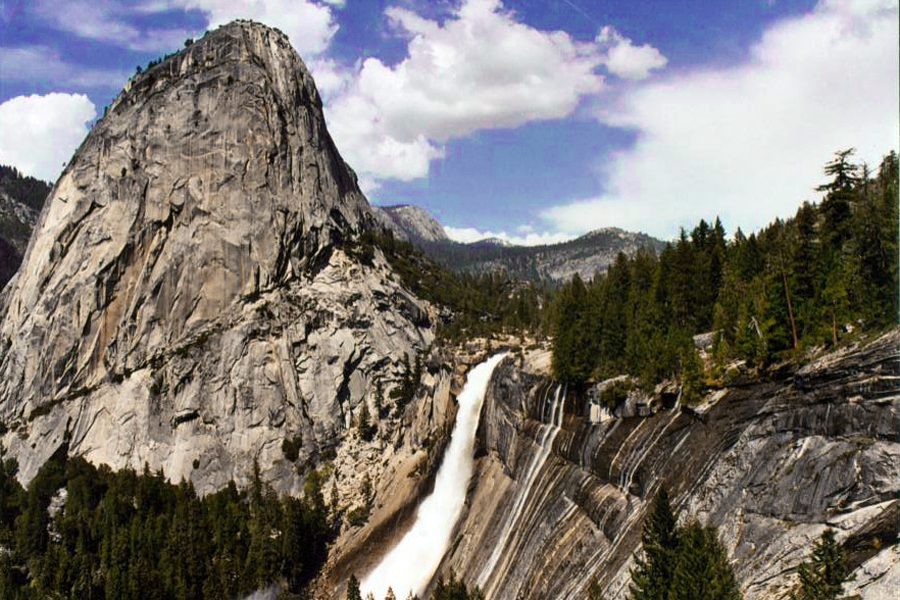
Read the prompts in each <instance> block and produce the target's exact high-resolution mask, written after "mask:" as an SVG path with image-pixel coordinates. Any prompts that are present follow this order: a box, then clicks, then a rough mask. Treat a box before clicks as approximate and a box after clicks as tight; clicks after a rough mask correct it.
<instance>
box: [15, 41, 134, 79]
mask: <svg viewBox="0 0 900 600" xmlns="http://www.w3.org/2000/svg"><path fill="white" fill-rule="evenodd" d="M0 73H2V74H3V81H23V82H29V83H46V82H52V84H53V85H54V86H57V87H70V88H77V89H85V88H95V87H105V88H119V87H121V86H122V84H124V83H125V81H127V80H128V73H126V72H124V71H116V70H107V69H92V68H89V67H82V66H80V65H74V64H72V63H69V62H66V61H64V60H63V59H62V58H61V57H60V56H59V54H58V53H57V52H55V51H54V50H52V49H51V48H49V47H47V46H24V47H21V48H2V49H0Z"/></svg>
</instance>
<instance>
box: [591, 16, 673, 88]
mask: <svg viewBox="0 0 900 600" xmlns="http://www.w3.org/2000/svg"><path fill="white" fill-rule="evenodd" d="M597 43H598V44H599V45H600V46H601V47H602V48H603V49H604V57H603V64H604V65H605V66H606V68H607V70H609V72H610V73H612V74H613V75H616V76H618V77H621V78H623V79H631V80H639V79H646V78H647V77H649V76H650V71H653V70H654V69H662V68H663V67H665V66H666V64H667V63H668V62H669V61H668V59H666V57H665V56H663V55H662V53H661V52H660V51H659V50H657V49H656V48H654V47H653V46H651V45H650V44H643V45H642V46H635V45H634V44H633V43H632V42H631V40H630V39H628V38H627V37H625V36H623V35H622V34H620V33H619V32H618V31H616V30H615V29H614V28H613V27H611V26H609V25H607V26H606V27H604V28H603V29H601V30H600V34H599V35H598V36H597Z"/></svg>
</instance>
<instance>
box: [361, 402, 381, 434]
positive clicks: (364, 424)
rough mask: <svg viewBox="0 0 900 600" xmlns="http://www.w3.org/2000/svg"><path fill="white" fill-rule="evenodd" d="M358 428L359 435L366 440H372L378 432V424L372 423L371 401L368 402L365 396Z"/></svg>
mask: <svg viewBox="0 0 900 600" xmlns="http://www.w3.org/2000/svg"><path fill="white" fill-rule="evenodd" d="M356 430H357V432H359V437H360V438H361V439H362V440H363V441H366V442H370V441H372V438H373V437H375V433H377V432H378V426H377V425H375V424H373V423H372V418H371V416H370V415H369V403H368V402H366V400H365V398H363V401H362V408H360V411H359V418H358V420H357V422H356Z"/></svg>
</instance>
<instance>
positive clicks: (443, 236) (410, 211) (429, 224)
mask: <svg viewBox="0 0 900 600" xmlns="http://www.w3.org/2000/svg"><path fill="white" fill-rule="evenodd" d="M372 214H374V215H375V218H376V219H378V220H379V221H380V222H381V224H382V225H383V226H384V227H386V228H388V229H390V230H391V231H393V232H394V235H395V236H396V237H397V238H398V239H402V240H408V241H411V242H413V243H415V244H421V243H422V242H449V241H450V238H448V237H447V233H446V232H445V231H444V227H443V226H442V225H441V224H440V223H438V222H437V220H436V219H435V218H434V217H432V216H431V213H429V212H428V211H427V210H425V209H424V208H421V207H419V206H413V205H412V204H398V205H397V206H373V207H372Z"/></svg>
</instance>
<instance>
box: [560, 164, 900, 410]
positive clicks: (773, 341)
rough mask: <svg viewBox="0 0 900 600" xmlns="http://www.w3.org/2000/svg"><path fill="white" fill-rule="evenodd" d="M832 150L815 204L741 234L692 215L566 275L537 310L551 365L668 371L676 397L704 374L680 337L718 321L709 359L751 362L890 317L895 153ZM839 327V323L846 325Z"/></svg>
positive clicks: (570, 371) (652, 380) (568, 369)
mask: <svg viewBox="0 0 900 600" xmlns="http://www.w3.org/2000/svg"><path fill="white" fill-rule="evenodd" d="M852 154H853V153H852V151H851V150H844V151H841V152H838V153H837V155H836V158H835V160H834V161H832V162H830V163H828V165H826V167H825V174H826V175H827V176H828V177H829V178H831V179H830V181H829V182H828V183H826V184H824V185H822V186H821V187H820V189H821V190H822V191H824V192H826V194H825V197H824V198H823V200H822V202H821V204H819V205H813V204H809V203H804V204H803V205H802V206H801V207H800V208H799V209H798V211H797V214H796V216H795V217H794V218H792V219H788V220H786V221H782V220H780V219H779V220H776V221H775V222H774V223H772V224H770V225H769V226H768V227H766V228H765V229H763V230H762V231H760V232H759V233H757V234H752V235H750V236H749V237H747V236H745V235H744V233H743V232H742V231H741V230H740V229H738V230H737V231H736V232H735V234H734V238H733V239H732V240H731V241H730V242H726V240H725V233H724V228H723V226H722V224H721V222H720V221H719V220H718V219H716V220H715V222H714V224H713V225H709V224H708V223H707V222H705V221H701V222H700V223H699V224H698V225H697V226H696V227H695V228H694V229H693V230H691V231H690V233H688V232H686V231H682V232H681V235H680V236H679V238H678V240H677V241H675V242H674V243H672V244H669V245H667V246H666V247H664V248H663V250H662V252H661V253H660V254H659V256H658V257H657V256H656V255H655V254H654V253H653V252H652V251H649V250H644V251H641V252H638V253H637V254H636V255H635V256H633V257H631V258H626V257H624V256H619V257H618V258H617V259H616V261H615V262H614V263H613V264H612V265H610V268H609V270H608V272H607V273H606V275H605V276H602V277H597V278H595V279H594V280H593V281H590V282H582V281H581V280H580V279H573V281H572V282H571V283H569V284H566V285H564V286H563V287H562V289H560V290H559V293H558V294H556V296H555V298H554V300H553V303H552V305H551V306H550V309H549V311H548V313H549V316H550V321H551V324H552V326H551V329H552V334H553V373H554V376H555V377H556V378H557V379H560V380H563V381H566V382H569V383H572V384H576V385H581V384H584V383H586V382H588V381H589V380H591V379H594V380H597V379H602V378H606V377H611V376H614V375H618V374H621V373H628V374H631V375H633V376H636V377H639V378H640V379H641V381H642V383H643V384H644V385H645V386H650V385H653V384H656V383H658V382H659V381H662V380H663V379H666V378H672V377H675V378H678V379H680V380H681V383H682V385H683V392H684V396H683V398H684V399H685V401H686V402H688V403H690V402H694V401H696V400H697V399H699V398H700V397H701V396H702V393H703V388H704V381H705V374H704V372H703V365H701V364H700V363H699V361H698V360H697V357H696V354H695V353H694V352H695V351H694V348H693V344H692V340H691V338H692V336H694V335H696V334H699V333H704V332H708V331H711V330H718V331H719V332H720V335H721V340H720V342H719V346H718V347H717V348H716V350H717V355H716V359H717V361H718V363H719V366H720V367H721V366H723V365H724V364H726V362H727V361H730V360H733V359H744V360H746V361H748V363H750V364H751V365H752V366H759V367H766V366H767V365H769V364H770V363H772V362H774V361H778V360H782V359H785V358H793V357H796V356H799V355H800V352H801V351H802V350H803V349H804V348H809V347H812V346H817V345H822V344H824V345H827V346H834V345H836V344H839V343H841V340H842V339H844V338H845V337H847V336H848V334H849V332H850V330H851V329H852V330H855V331H859V330H862V331H878V330H880V329H883V328H885V327H888V326H891V325H895V324H896V323H897V317H898V315H897V309H898V301H897V298H898V294H897V289H898V261H897V239H898V198H897V189H898V159H897V155H896V154H895V153H894V152H891V153H890V154H889V155H887V156H886V157H885V158H884V160H883V161H882V164H881V166H880V167H879V169H878V170H877V173H870V172H869V170H868V168H866V167H865V166H862V167H859V166H857V165H854V164H853V163H852V162H851V158H852ZM848 325H849V326H850V327H848Z"/></svg>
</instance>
